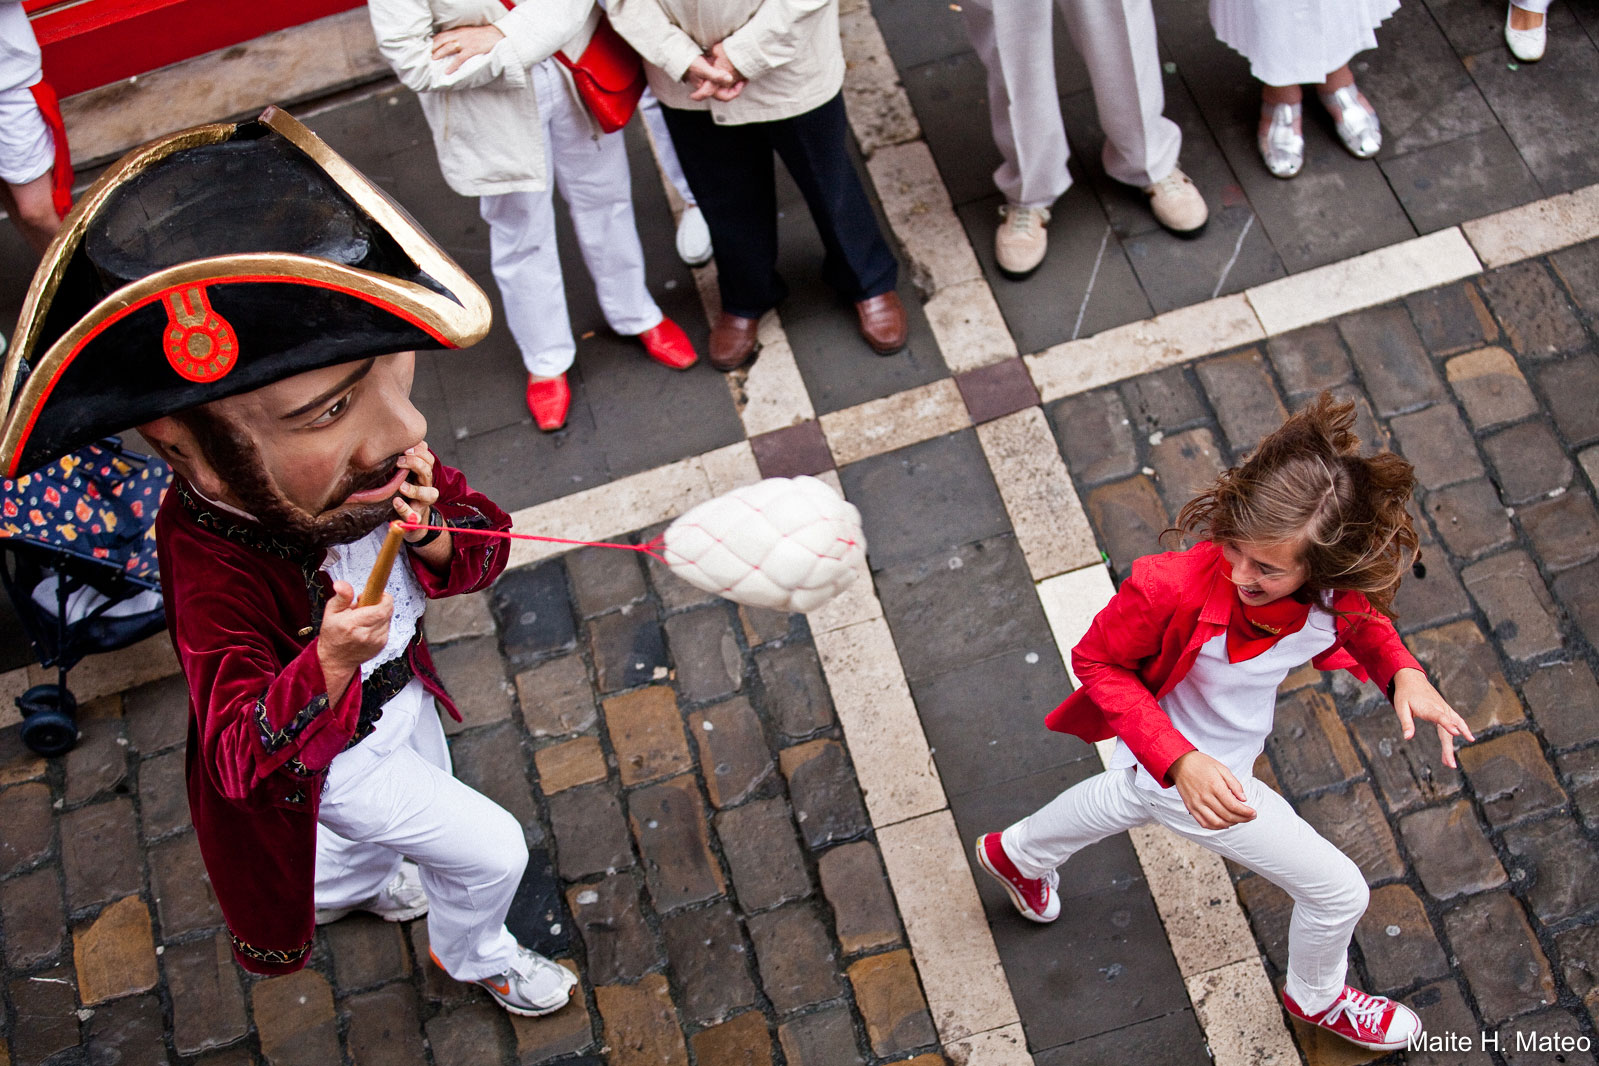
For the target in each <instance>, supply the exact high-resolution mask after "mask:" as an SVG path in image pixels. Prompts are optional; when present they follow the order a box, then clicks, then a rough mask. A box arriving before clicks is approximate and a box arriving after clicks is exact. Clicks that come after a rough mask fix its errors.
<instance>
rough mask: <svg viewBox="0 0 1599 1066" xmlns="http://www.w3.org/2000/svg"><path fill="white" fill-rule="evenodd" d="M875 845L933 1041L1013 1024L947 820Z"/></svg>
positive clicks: (913, 824) (912, 825)
mask: <svg viewBox="0 0 1599 1066" xmlns="http://www.w3.org/2000/svg"><path fill="white" fill-rule="evenodd" d="M877 845H878V847H879V848H880V849H882V853H883V865H884V866H885V867H886V868H887V869H888V879H889V882H890V883H891V884H892V885H893V886H894V897H895V899H897V900H898V901H899V911H900V917H902V918H904V920H905V933H906V935H907V936H909V937H910V942H911V951H912V953H913V954H914V955H915V956H916V967H917V969H918V970H919V971H920V973H921V977H922V988H923V989H924V990H925V991H926V993H927V1005H928V1007H929V1008H930V1009H931V1010H932V1013H933V1024H934V1026H936V1027H937V1029H938V1035H939V1039H941V1040H943V1041H945V1042H950V1041H956V1040H962V1039H964V1038H966V1037H970V1036H972V1035H974V1034H977V1033H985V1032H988V1031H989V1030H994V1029H1004V1028H1005V1027H1007V1026H1014V1025H1016V1023H1018V1022H1019V1021H1020V1017H1019V1016H1018V1015H1017V1013H1016V1002H1015V1000H1014V999H1012V997H1011V991H1010V983H1009V981H1008V980H1007V979H1006V976H1005V970H1004V968H1003V967H1002V966H1001V965H1000V962H999V951H998V949H997V948H996V947H995V946H994V938H993V935H992V934H991V933H990V932H989V930H988V921H987V919H986V918H985V917H984V915H983V904H982V901H981V900H980V899H979V898H978V896H977V885H976V883H975V882H973V880H972V874H971V868H970V867H969V866H967V865H966V849H965V847H964V846H963V845H962V843H961V839H960V834H959V833H958V832H957V831H956V829H955V819H954V816H953V815H951V814H950V812H949V811H947V810H944V811H937V812H935V813H933V814H929V815H925V816H923V817H921V818H917V819H914V820H912V821H909V822H901V823H899V824H898V825H893V826H888V827H886V828H882V829H879V830H878V831H877ZM1023 1054H1025V1045H1023ZM991 1061H995V1062H998V1061H1001V1060H998V1059H995V1060H991ZM1019 1061H1023V1062H1025V1061H1027V1060H1026V1059H1021V1060H1019Z"/></svg>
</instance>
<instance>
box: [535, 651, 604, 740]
mask: <svg viewBox="0 0 1599 1066" xmlns="http://www.w3.org/2000/svg"><path fill="white" fill-rule="evenodd" d="M516 699H517V705H518V706H519V707H520V708H521V711H522V723H523V724H524V725H526V726H527V731H528V732H529V733H530V734H532V736H533V737H534V738H535V739H538V738H540V737H564V736H567V735H568V734H571V733H581V732H584V731H586V730H588V729H589V728H591V727H592V726H593V725H594V721H595V718H596V717H597V715H596V712H595V709H594V689H593V688H592V687H591V686H590V685H589V674H588V668H587V667H585V666H584V665H583V657H582V656H581V655H576V654H572V655H563V656H561V657H560V658H558V659H550V660H548V661H546V662H542V663H540V664H539V665H537V666H535V667H533V668H532V669H530V670H524V671H522V672H521V673H519V674H517V675H516Z"/></svg>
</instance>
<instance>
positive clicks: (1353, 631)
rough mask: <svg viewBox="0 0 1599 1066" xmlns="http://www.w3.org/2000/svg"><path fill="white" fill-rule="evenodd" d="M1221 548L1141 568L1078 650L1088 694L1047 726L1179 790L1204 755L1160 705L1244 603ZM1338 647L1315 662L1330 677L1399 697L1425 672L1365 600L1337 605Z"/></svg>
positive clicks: (1076, 665)
mask: <svg viewBox="0 0 1599 1066" xmlns="http://www.w3.org/2000/svg"><path fill="white" fill-rule="evenodd" d="M1237 595H1238V594H1237V592H1235V591H1234V589H1233V584H1232V582H1231V581H1229V580H1228V579H1227V571H1226V565H1225V563H1223V561H1222V554H1221V548H1219V547H1218V546H1216V545H1214V544H1212V543H1211V542H1210V541H1202V542H1200V543H1199V544H1196V545H1194V546H1193V547H1192V548H1189V549H1188V550H1187V551H1185V552H1166V553H1163V554H1160V555H1146V556H1144V557H1143V558H1142V559H1139V560H1137V561H1136V562H1134V563H1133V572H1132V576H1131V577H1129V578H1128V579H1127V580H1126V581H1124V582H1122V585H1121V588H1120V589H1118V590H1117V592H1116V595H1115V596H1113V597H1111V601H1110V603H1108V604H1106V605H1105V609H1104V610H1102V611H1100V612H1099V614H1097V615H1095V616H1094V621H1093V623H1092V624H1091V625H1089V627H1088V633H1087V635H1086V636H1084V637H1083V639H1082V640H1081V641H1079V642H1078V644H1077V646H1076V647H1075V648H1073V649H1072V670H1073V671H1074V672H1075V673H1076V674H1077V679H1078V681H1079V682H1081V684H1082V687H1081V688H1079V689H1078V690H1077V691H1075V692H1073V693H1072V694H1071V695H1070V696H1068V697H1066V701H1065V702H1064V703H1062V704H1061V705H1060V706H1059V707H1056V708H1055V709H1054V710H1053V711H1050V712H1049V714H1048V716H1047V717H1045V719H1044V724H1045V725H1047V726H1048V727H1049V728H1050V729H1053V730H1054V731H1055V732H1057V733H1071V734H1072V735H1074V736H1078V737H1081V738H1083V739H1084V740H1086V741H1089V742H1090V743H1092V742H1093V741H1097V740H1105V739H1106V738H1108V737H1113V736H1114V737H1120V738H1121V739H1122V740H1124V741H1126V742H1127V747H1128V748H1129V749H1131V750H1132V753H1133V755H1134V756H1135V757H1136V758H1137V759H1138V761H1139V762H1140V763H1142V764H1143V766H1144V768H1145V769H1146V770H1148V771H1149V776H1150V777H1153V778H1154V779H1155V780H1156V781H1159V782H1160V783H1161V784H1162V785H1165V786H1167V787H1170V785H1171V782H1170V781H1168V780H1167V776H1166V775H1167V773H1168V771H1170V769H1171V764H1172V763H1174V762H1176V761H1177V759H1178V757H1179V756H1181V755H1184V754H1186V753H1188V752H1190V751H1193V750H1194V746H1193V745H1192V744H1190V743H1189V742H1188V738H1187V737H1185V736H1183V735H1182V733H1180V732H1178V731H1177V728H1176V727H1175V726H1173V725H1172V723H1171V719H1170V718H1168V717H1167V716H1166V712H1165V711H1163V710H1161V709H1160V705H1159V703H1158V702H1157V701H1158V700H1161V699H1163V698H1164V697H1165V695H1166V693H1168V692H1170V691H1171V690H1172V689H1173V688H1175V687H1176V686H1177V682H1179V681H1181V680H1182V679H1183V678H1184V677H1186V676H1187V674H1188V670H1189V667H1191V666H1193V664H1194V659H1195V657H1196V656H1198V654H1199V649H1200V647H1201V646H1203V645H1204V643H1205V642H1206V641H1207V640H1209V639H1211V638H1212V637H1214V636H1216V635H1217V634H1218V633H1222V632H1225V631H1226V629H1227V621H1228V619H1229V618H1230V617H1231V615H1232V605H1233V599H1234V598H1235V597H1236V596H1237ZM1332 607H1333V610H1334V611H1335V612H1337V613H1338V615H1339V616H1338V618H1337V620H1336V623H1335V629H1336V633H1337V636H1336V640H1335V642H1334V644H1333V646H1332V647H1331V648H1328V649H1327V650H1326V651H1324V652H1322V653H1321V654H1320V655H1318V656H1316V657H1315V658H1314V659H1313V660H1311V662H1312V664H1313V665H1315V666H1316V667H1317V669H1321V670H1333V669H1339V668H1342V669H1346V670H1348V671H1349V672H1350V673H1352V674H1354V675H1355V676H1356V677H1358V678H1360V680H1362V681H1365V680H1368V679H1370V680H1373V681H1375V682H1376V683H1377V684H1378V685H1380V686H1382V688H1383V689H1384V691H1391V688H1390V686H1391V684H1392V682H1393V677H1394V674H1396V673H1398V672H1399V671H1400V670H1401V669H1403V668H1404V667H1407V666H1408V667H1412V668H1414V669H1417V670H1419V669H1421V666H1420V664H1419V663H1417V662H1416V660H1415V657H1414V656H1412V655H1411V654H1410V652H1409V651H1407V650H1406V649H1405V645H1404V643H1403V642H1402V641H1401V640H1400V639H1399V634H1398V632H1396V631H1395V629H1394V627H1393V623H1392V622H1390V621H1388V619H1386V618H1384V617H1383V616H1382V615H1380V614H1378V613H1377V612H1376V610H1375V609H1373V608H1372V606H1371V604H1370V603H1369V602H1367V600H1366V597H1365V596H1363V595H1361V594H1360V593H1358V592H1339V593H1335V594H1334V595H1333V600H1332Z"/></svg>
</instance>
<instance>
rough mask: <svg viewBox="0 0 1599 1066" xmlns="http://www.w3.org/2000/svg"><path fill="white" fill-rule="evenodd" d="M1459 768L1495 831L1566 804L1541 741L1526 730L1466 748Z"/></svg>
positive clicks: (1462, 753)
mask: <svg viewBox="0 0 1599 1066" xmlns="http://www.w3.org/2000/svg"><path fill="white" fill-rule="evenodd" d="M1460 769H1461V770H1462V771H1464V773H1465V775H1466V780H1467V781H1469V782H1471V789H1472V791H1473V792H1475V793H1476V794H1477V799H1478V801H1479V802H1481V804H1482V813H1483V814H1484V816H1486V817H1487V819H1488V821H1489V823H1490V824H1492V825H1493V826H1494V827H1495V828H1499V827H1503V826H1505V825H1507V824H1509V823H1511V822H1514V821H1516V820H1518V819H1520V818H1524V817H1526V816H1527V815H1530V814H1538V813H1541V812H1543V811H1548V810H1553V809H1554V808H1556V807H1559V806H1561V805H1562V804H1563V803H1565V802H1566V794H1565V793H1564V792H1562V791H1561V789H1560V783H1559V782H1558V781H1556V780H1555V775H1554V771H1553V770H1551V769H1550V768H1549V763H1548V762H1547V761H1546V760H1545V758H1544V754H1543V749H1542V748H1541V747H1539V745H1538V739H1537V738H1536V737H1534V736H1533V735H1532V734H1531V733H1530V732H1527V731H1526V730H1517V731H1516V732H1513V733H1506V734H1505V735H1504V736H1500V737H1495V738H1494V739H1493V740H1480V741H1478V742H1477V743H1475V744H1468V745H1466V746H1465V747H1464V748H1461V749H1460Z"/></svg>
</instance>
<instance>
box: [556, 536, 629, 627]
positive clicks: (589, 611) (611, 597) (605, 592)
mask: <svg viewBox="0 0 1599 1066" xmlns="http://www.w3.org/2000/svg"><path fill="white" fill-rule="evenodd" d="M566 576H567V580H568V581H570V582H571V584H572V602H573V603H574V604H576V605H577V610H578V614H579V615H580V616H581V617H583V618H591V617H593V616H594V615H597V614H604V613H605V612H606V611H612V610H615V609H616V608H618V607H626V606H627V605H629V604H631V603H636V602H638V601H639V600H641V599H643V598H644V594H645V592H646V591H648V590H647V589H646V588H645V585H644V574H643V571H641V570H640V569H639V561H638V558H637V553H636V552H631V551H618V550H616V549H615V548H579V549H577V550H576V551H574V552H570V553H568V554H567V556H566Z"/></svg>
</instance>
